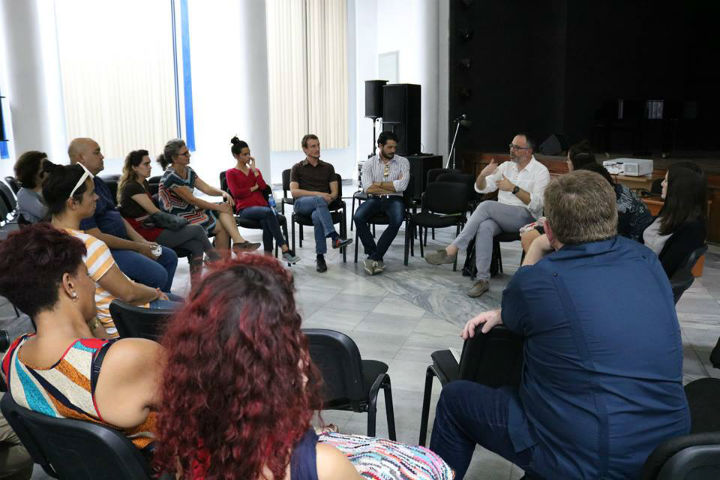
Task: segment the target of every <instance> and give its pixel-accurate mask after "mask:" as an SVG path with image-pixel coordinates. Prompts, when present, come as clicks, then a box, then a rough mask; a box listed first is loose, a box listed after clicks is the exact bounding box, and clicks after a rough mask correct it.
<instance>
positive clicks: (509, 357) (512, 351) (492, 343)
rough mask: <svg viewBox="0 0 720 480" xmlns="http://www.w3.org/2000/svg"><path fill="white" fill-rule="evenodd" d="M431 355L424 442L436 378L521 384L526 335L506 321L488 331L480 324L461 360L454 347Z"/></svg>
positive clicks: (422, 423) (422, 428)
mask: <svg viewBox="0 0 720 480" xmlns="http://www.w3.org/2000/svg"><path fill="white" fill-rule="evenodd" d="M430 357H432V360H433V363H432V364H431V365H428V367H427V370H426V371H425V393H424V394H423V406H422V414H421V417H420V439H419V440H418V443H419V444H420V445H423V446H424V445H425V440H426V437H427V427H428V417H429V415H430V397H431V395H432V386H433V378H434V377H437V378H438V380H440V384H441V385H442V386H443V387H444V386H445V385H447V384H448V383H450V382H452V381H454V380H471V381H473V382H476V383H482V384H483V385H487V386H489V387H496V388H497V387H501V386H503V385H510V386H516V385H519V384H520V375H521V373H522V364H523V338H522V336H520V335H518V334H516V333H513V332H511V331H510V330H508V329H507V328H505V327H503V326H502V325H498V326H496V327H495V328H493V329H492V330H490V331H489V332H488V333H486V334H483V333H481V332H480V328H477V330H476V331H475V336H474V337H472V338H470V339H468V340H465V343H464V344H463V349H462V353H461V354H460V363H458V362H457V360H455V357H454V356H453V354H452V352H450V350H438V351H436V352H433V353H432V354H430Z"/></svg>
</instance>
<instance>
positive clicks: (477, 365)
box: [459, 325, 523, 387]
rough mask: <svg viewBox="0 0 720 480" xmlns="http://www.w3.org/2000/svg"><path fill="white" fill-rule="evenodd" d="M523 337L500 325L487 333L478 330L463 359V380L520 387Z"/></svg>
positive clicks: (464, 350)
mask: <svg viewBox="0 0 720 480" xmlns="http://www.w3.org/2000/svg"><path fill="white" fill-rule="evenodd" d="M522 365H523V338H522V336H520V335H518V334H516V333H513V332H511V331H510V330H508V329H507V328H505V327H503V326H502V325H498V326H496V327H495V328H493V329H492V330H490V331H489V332H488V333H486V334H482V333H481V332H480V329H479V328H478V329H477V331H476V333H475V336H474V337H472V338H470V339H468V340H466V341H465V344H464V345H463V350H462V354H461V356H460V371H459V378H461V379H463V380H472V381H474V382H477V383H482V384H483V385H488V386H490V387H500V386H503V385H513V386H517V385H519V384H520V376H521V374H522Z"/></svg>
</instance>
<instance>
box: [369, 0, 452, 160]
mask: <svg viewBox="0 0 720 480" xmlns="http://www.w3.org/2000/svg"><path fill="white" fill-rule="evenodd" d="M438 15H439V6H438V0H382V1H381V2H378V3H377V54H381V53H387V52H393V51H397V52H398V53H399V55H398V56H399V58H398V82H399V83H417V84H419V85H421V112H422V118H421V124H420V129H421V132H420V141H421V143H422V145H421V147H422V151H423V152H427V153H436V152H437V151H438V18H439V17H438ZM376 57H377V55H376ZM376 62H377V60H376Z"/></svg>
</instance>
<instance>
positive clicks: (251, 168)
mask: <svg viewBox="0 0 720 480" xmlns="http://www.w3.org/2000/svg"><path fill="white" fill-rule="evenodd" d="M230 143H232V147H230V153H232V156H233V157H234V158H235V161H236V162H237V163H236V165H235V168H231V169H229V170H228V171H226V172H225V178H226V179H227V185H228V189H229V190H230V193H231V194H232V196H233V200H235V212H236V213H237V214H238V215H239V216H240V217H241V218H246V219H250V220H257V221H259V222H260V225H262V229H263V248H264V249H265V253H267V254H270V253H271V252H272V247H273V238H274V239H275V241H276V242H277V244H278V246H280V250H282V256H283V260H285V261H286V262H287V263H291V264H292V263H297V262H299V261H300V257H298V256H297V255H295V252H293V251H291V250H290V247H288V243H287V239H286V238H285V237H284V236H283V233H282V230H281V229H280V222H278V219H277V212H275V210H274V209H272V208H270V205H269V204H268V201H267V200H265V197H264V196H263V193H262V192H263V190H265V189H266V188H267V184H266V183H265V180H264V179H263V176H262V173H260V170H258V169H257V167H256V166H255V159H254V158H253V157H252V155H250V147H249V146H248V144H247V143H246V142H244V141H243V140H240V139H239V138H238V137H233V138H232V139H231V140H230ZM270 195H272V192H270Z"/></svg>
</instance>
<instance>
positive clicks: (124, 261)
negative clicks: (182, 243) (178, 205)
mask: <svg viewBox="0 0 720 480" xmlns="http://www.w3.org/2000/svg"><path fill="white" fill-rule="evenodd" d="M68 155H69V156H70V162H71V163H73V164H75V163H82V164H83V165H84V166H85V168H87V169H88V170H90V173H92V174H93V175H95V178H94V180H95V193H96V194H97V196H98V199H97V206H96V207H95V214H94V215H93V216H92V217H89V218H86V219H84V220H83V221H82V222H81V223H80V228H81V229H82V230H83V231H85V232H86V233H87V234H88V235H92V236H93V237H96V238H98V239H100V240H102V241H103V242H105V243H106V244H107V246H108V247H109V248H110V251H111V252H112V256H113V258H114V259H115V262H116V263H117V264H118V267H120V270H122V271H123V273H125V275H127V276H128V277H130V278H131V279H133V280H135V281H136V282H139V283H142V284H145V285H147V286H149V287H153V288H159V289H161V290H162V291H163V292H169V291H170V287H171V286H172V282H173V278H174V277H175V269H176V268H177V262H178V258H177V255H176V254H175V252H174V251H173V250H172V249H170V248H166V247H162V254H161V255H160V256H159V257H156V256H155V255H154V254H153V249H155V248H157V247H158V244H157V243H152V242H148V241H147V240H145V239H144V238H143V237H142V236H141V235H140V234H139V233H137V232H136V231H135V229H134V228H132V226H130V224H129V223H128V222H127V221H126V220H125V219H124V218H123V217H122V215H120V212H118V210H117V207H116V206H115V201H114V199H113V198H112V193H110V188H108V186H107V185H106V184H105V182H103V181H102V180H101V179H100V178H99V177H98V176H97V174H98V173H100V172H101V171H102V170H103V168H105V165H104V163H103V159H104V158H105V157H104V156H103V154H102V152H101V151H100V145H98V144H97V142H96V141H94V140H92V139H90V138H76V139H74V140H73V141H72V142H70V146H69V147H68Z"/></svg>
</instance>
